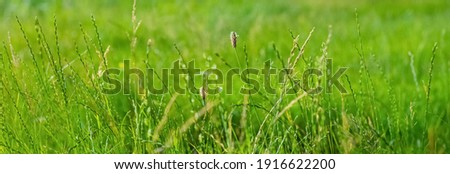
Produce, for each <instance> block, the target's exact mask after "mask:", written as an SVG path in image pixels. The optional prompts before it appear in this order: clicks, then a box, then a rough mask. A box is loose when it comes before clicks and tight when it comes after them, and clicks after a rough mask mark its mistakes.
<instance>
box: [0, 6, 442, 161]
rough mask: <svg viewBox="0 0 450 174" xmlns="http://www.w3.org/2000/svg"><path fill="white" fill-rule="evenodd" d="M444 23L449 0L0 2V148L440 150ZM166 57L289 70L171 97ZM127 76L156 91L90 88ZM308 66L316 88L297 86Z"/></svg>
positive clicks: (203, 64)
mask: <svg viewBox="0 0 450 174" xmlns="http://www.w3.org/2000/svg"><path fill="white" fill-rule="evenodd" d="M133 7H135V8H133ZM449 19H450V2H449V1H448V0H415V1H408V0H398V1H388V0H379V1H375V0H362V1H359V0H348V1H326V0H285V1H271V0H258V1H257V0H250V1H239V0H227V1H225V0H211V1H199V0H198V1H197V0H193V1H183V0H168V1H156V0H150V1H137V2H136V5H135V6H134V5H133V1H132V0H128V1H121V0H110V1H106V0H101V1H88V0H67V1H56V0H1V1H0V41H1V42H2V43H1V47H0V60H1V61H0V68H1V69H0V70H1V71H0V72H1V84H0V91H1V92H0V95H1V103H0V104H1V105H0V153H13V154H16V153H17V154H23V153H33V154H34V153H36V154H41V153H76V154H79V153H83V154H84V153H87V154H91V153H99V154H104V153H107V154H109V153H114V154H115V153H120V154H122V153H126V154H128V153H135V154H142V153H169V154H172V153H189V154H190V153H202V154H203V153H208V154H209V153H287V154H291V153H294V154H297V153H450V104H449V102H450V90H449V88H448V87H449V86H450V78H449V77H450V76H449V75H450V59H449V58H450V52H449V51H448V50H450V34H449V33H448V32H449V31H450V24H449V22H448V21H449ZM233 31H234V32H236V33H237V35H238V37H237V40H236V48H234V47H233V46H232V44H231V42H230V33H231V32H233ZM126 60H127V61H128V60H129V63H127V61H126ZM177 60H180V61H181V64H182V65H181V66H186V64H187V62H190V61H195V67H196V68H199V69H200V70H201V71H205V70H207V69H217V70H219V71H222V72H227V71H229V70H230V69H233V68H237V69H238V70H241V71H242V70H244V69H246V68H255V69H263V68H264V67H265V62H269V64H268V65H269V66H270V67H271V68H273V69H285V68H292V71H291V73H288V74H285V75H283V80H281V83H280V81H278V80H273V81H271V83H270V85H271V86H272V87H273V88H274V89H275V91H274V92H268V91H267V90H265V89H264V85H263V81H264V80H267V78H266V76H264V74H261V73H260V74H257V75H251V77H249V76H247V79H246V80H245V78H244V80H243V79H242V78H239V77H234V78H232V79H231V80H225V81H224V83H223V84H218V85H215V86H216V87H217V86H219V87H222V88H226V86H227V85H228V87H230V89H232V92H231V93H226V92H224V91H223V92H221V93H218V94H208V93H206V92H204V91H203V89H204V88H203V87H204V86H205V84H204V83H203V81H202V80H199V78H196V79H195V80H194V82H195V83H194V86H195V89H196V90H195V91H194V92H188V93H185V94H179V93H178V92H177V91H176V90H174V85H175V84H174V83H172V82H173V79H174V77H172V76H169V80H168V82H165V81H164V80H163V79H164V77H163V69H171V68H173V62H175V61H177ZM326 60H332V66H333V69H332V70H331V73H332V74H334V73H335V72H336V71H337V70H338V68H340V67H341V68H348V69H347V70H346V71H345V72H344V74H343V75H342V76H341V77H340V78H339V79H338V81H339V82H340V83H341V84H342V85H343V87H344V88H345V91H346V92H341V91H339V90H338V89H337V88H336V87H332V88H331V91H330V92H326V90H325V88H326V83H327V78H326V75H325V74H327V72H325V71H328V70H327V69H326V68H327V64H326ZM126 67H130V68H136V69H141V70H142V71H144V72H146V69H153V70H154V72H155V76H154V78H153V79H152V82H153V83H154V85H155V87H156V88H164V89H167V90H168V92H166V93H164V94H154V93H152V92H151V91H150V90H149V89H148V88H147V87H142V86H140V84H141V82H140V81H139V79H138V78H137V76H135V75H133V76H132V77H131V80H130V81H131V83H130V84H129V85H128V87H129V89H130V93H124V92H123V90H124V89H125V88H127V86H125V87H123V88H122V89H121V92H119V93H115V94H106V93H105V92H103V91H104V89H105V88H110V87H111V84H110V83H109V81H108V80H105V78H103V77H104V75H105V72H107V71H106V70H107V69H111V68H115V69H119V70H123V69H124V68H126ZM308 69H316V70H320V71H321V72H323V73H322V75H321V76H318V75H316V76H312V77H311V78H307V79H306V80H305V81H307V82H308V83H309V84H310V85H313V86H321V87H323V88H324V90H323V91H322V92H320V93H316V94H312V93H308V92H309V91H307V90H304V89H303V88H295V86H296V85H295V84H296V79H302V75H303V74H304V73H305V72H307V71H308ZM124 76H125V75H124V73H123V71H121V73H120V74H118V75H115V76H114V78H116V79H119V80H120V81H121V82H122V80H121V79H122V78H123V77H124ZM200 76H201V75H200ZM111 77H113V76H111ZM148 77H149V76H148V75H146V80H148ZM152 77H153V76H152ZM241 77H245V76H241ZM190 78H191V79H192V78H193V77H191V76H190V75H186V74H184V75H182V76H181V79H179V81H180V83H181V86H187V85H188V80H190ZM212 78H214V77H212ZM250 79H251V80H253V82H258V83H259V84H260V89H259V91H258V92H256V93H252V94H249V93H245V92H244V93H242V92H239V90H240V89H241V88H243V87H244V88H252V87H255V86H254V85H252V84H248V83H247V82H249V81H248V80H250ZM146 82H148V81H146ZM301 83H302V82H301ZM292 88H294V89H296V90H294V93H287V92H286V91H288V90H290V89H292ZM327 89H328V88H327Z"/></svg>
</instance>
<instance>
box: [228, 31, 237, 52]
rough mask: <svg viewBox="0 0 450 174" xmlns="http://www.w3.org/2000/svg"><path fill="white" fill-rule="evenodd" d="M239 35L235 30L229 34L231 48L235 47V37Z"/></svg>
mask: <svg viewBox="0 0 450 174" xmlns="http://www.w3.org/2000/svg"><path fill="white" fill-rule="evenodd" d="M238 37H239V36H238V35H237V33H236V32H234V31H232V32H231V34H230V40H231V46H233V48H236V44H237V38H238Z"/></svg>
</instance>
